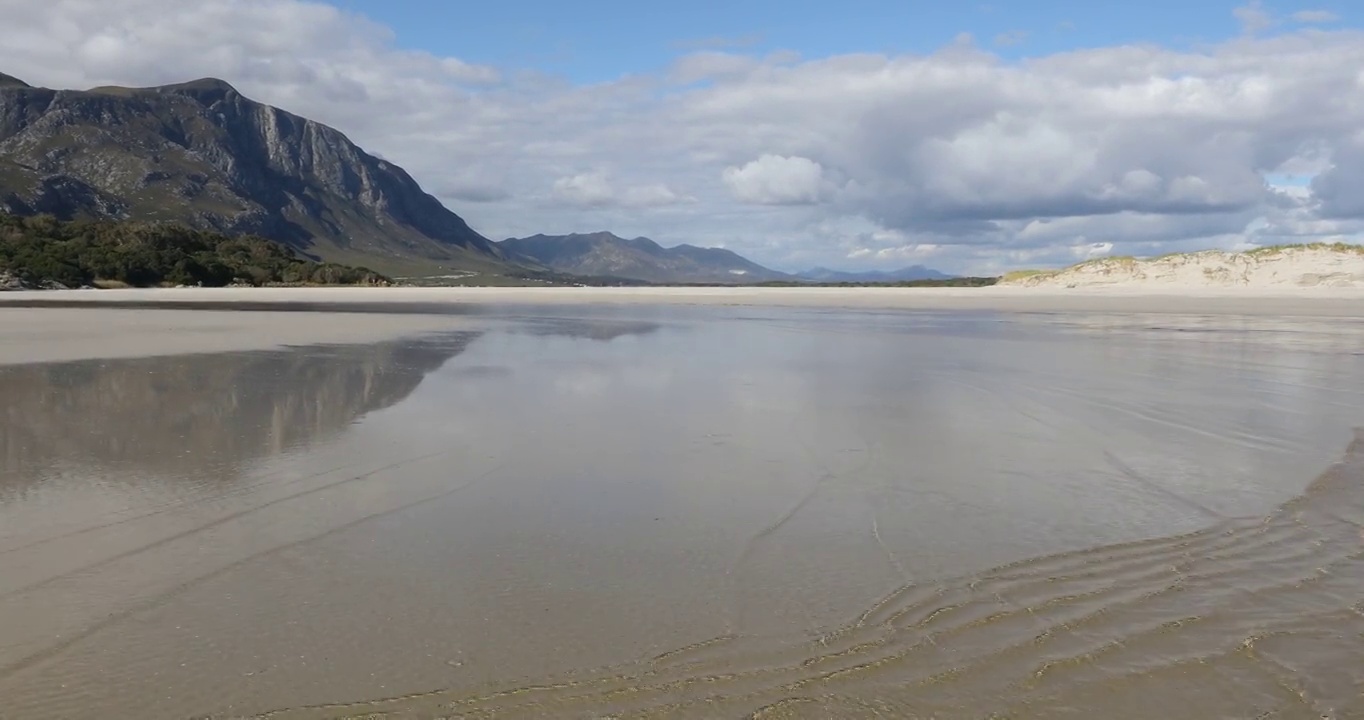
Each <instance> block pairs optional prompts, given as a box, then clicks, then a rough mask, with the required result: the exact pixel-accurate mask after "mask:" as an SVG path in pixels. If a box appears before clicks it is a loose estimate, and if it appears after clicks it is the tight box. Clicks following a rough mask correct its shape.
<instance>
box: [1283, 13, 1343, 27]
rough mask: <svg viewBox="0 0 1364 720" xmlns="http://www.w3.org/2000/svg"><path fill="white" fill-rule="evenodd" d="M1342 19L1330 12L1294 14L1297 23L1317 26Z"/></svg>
mask: <svg viewBox="0 0 1364 720" xmlns="http://www.w3.org/2000/svg"><path fill="white" fill-rule="evenodd" d="M1339 19H1340V16H1339V15H1337V14H1335V13H1333V12H1331V11H1330V10H1299V11H1297V12H1295V13H1293V20H1294V21H1295V22H1300V23H1306V24H1316V23H1333V22H1336V21H1337V20H1339Z"/></svg>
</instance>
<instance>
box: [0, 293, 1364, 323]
mask: <svg viewBox="0 0 1364 720" xmlns="http://www.w3.org/2000/svg"><path fill="white" fill-rule="evenodd" d="M1361 301H1364V288H1350V287H1283V286H1260V287H1202V288H1176V287H1152V286H1100V287H1085V288H1056V287H1017V286H994V287H981V288H964V287H938V288H913V287H856V288H842V287H679V286H671V287H669V286H658V287H545V288H525V287H388V288H364V287H297V288H293V287H291V288H175V289H161V288H157V289H123V290H39V291H16V292H6V293H0V308H3V307H6V306H21V307H35V306H50V307H51V306H63V305H73V306H77V307H80V306H83V305H84V304H86V303H89V304H90V305H92V306H107V307H116V306H118V305H121V304H137V305H143V304H147V303H154V304H157V305H165V306H166V307H168V308H173V307H175V306H177V305H194V306H203V305H211V304H221V305H223V306H225V307H229V306H232V305H235V304H241V303H268V304H282V303H307V304H325V305H335V306H337V307H338V309H341V308H344V306H346V305H366V306H368V305H380V304H404V303H407V304H450V305H460V304H465V305H566V306H571V305H599V304H622V305H641V304H643V305H647V304H666V305H738V306H764V305H766V306H776V307H830V308H884V309H906V310H915V309H922V310H936V309H942V310H953V309H960V310H977V309H979V310H998V311H1022V312H1094V311H1103V312H1181V313H1210V314H1251V315H1260V314H1306V315H1327V316H1337V315H1346V316H1361V317H1364V305H1361Z"/></svg>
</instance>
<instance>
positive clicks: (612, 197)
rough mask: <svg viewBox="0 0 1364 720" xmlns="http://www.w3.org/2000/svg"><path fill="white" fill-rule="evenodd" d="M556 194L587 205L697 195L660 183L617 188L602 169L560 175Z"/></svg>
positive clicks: (639, 204) (665, 201) (659, 202)
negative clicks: (688, 194) (674, 189)
mask: <svg viewBox="0 0 1364 720" xmlns="http://www.w3.org/2000/svg"><path fill="white" fill-rule="evenodd" d="M553 194H554V196H555V197H557V198H559V199H560V200H564V201H567V202H569V203H572V204H576V205H581V206H584V207H606V206H613V205H619V206H624V207H636V208H646V207H660V206H664V205H675V204H678V203H684V202H691V201H693V200H694V198H690V197H685V196H682V195H679V194H678V193H676V192H673V190H672V188H669V187H668V186H667V185H663V184H661V183H655V184H648V185H636V186H633V187H629V188H625V189H624V190H617V189H616V187H615V186H614V185H613V184H612V182H611V177H610V176H609V175H608V174H607V173H606V172H605V171H602V170H594V171H592V172H587V173H579V174H577V175H572V176H569V177H561V178H559V179H557V180H555V181H554V187H553Z"/></svg>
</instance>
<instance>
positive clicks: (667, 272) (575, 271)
mask: <svg viewBox="0 0 1364 720" xmlns="http://www.w3.org/2000/svg"><path fill="white" fill-rule="evenodd" d="M498 245H499V246H500V247H501V248H502V250H503V251H504V252H505V253H506V255H507V257H508V258H510V259H512V260H515V261H520V262H526V263H534V264H538V265H543V266H545V267H548V268H549V269H551V270H554V271H556V272H561V273H568V274H571V275H586V276H593V277H613V278H625V279H630V280H642V281H644V282H651V283H730V284H742V283H754V282H763V281H767V280H782V279H790V278H789V276H787V275H785V274H783V273H779V272H777V271H775V270H769V269H767V268H765V267H763V266H761V265H758V264H757V263H754V262H752V261H750V260H747V259H745V258H744V257H742V256H740V255H737V254H735V253H733V252H730V251H729V250H723V249H720V248H700V247H695V246H693V245H678V246H677V247H671V248H665V247H663V246H661V245H659V244H658V243H656V242H654V241H653V240H650V239H649V238H643V237H639V238H635V239H633V240H626V239H625V238H622V237H618V236H616V235H613V234H611V233H609V232H597V233H589V234H573V235H533V236H531V237H526V238H508V239H506V240H503V241H502V242H500V243H498Z"/></svg>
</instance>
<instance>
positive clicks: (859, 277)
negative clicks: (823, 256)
mask: <svg viewBox="0 0 1364 720" xmlns="http://www.w3.org/2000/svg"><path fill="white" fill-rule="evenodd" d="M797 277H799V278H801V279H802V280H810V281H813V282H903V281H908V280H946V279H948V278H950V277H952V276H951V275H947V274H944V273H940V272H938V271H937V270H934V269H933V268H929V267H924V266H923V265H912V266H910V267H906V268H900V269H899V270H872V271H869V272H842V271H839V270H830V269H828V268H822V267H819V268H814V269H811V270H806V271H805V272H803V273H800V274H799V275H798V276H797Z"/></svg>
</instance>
